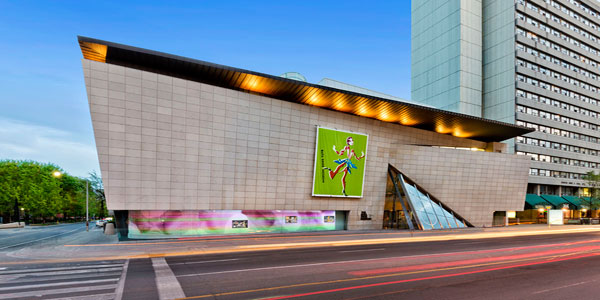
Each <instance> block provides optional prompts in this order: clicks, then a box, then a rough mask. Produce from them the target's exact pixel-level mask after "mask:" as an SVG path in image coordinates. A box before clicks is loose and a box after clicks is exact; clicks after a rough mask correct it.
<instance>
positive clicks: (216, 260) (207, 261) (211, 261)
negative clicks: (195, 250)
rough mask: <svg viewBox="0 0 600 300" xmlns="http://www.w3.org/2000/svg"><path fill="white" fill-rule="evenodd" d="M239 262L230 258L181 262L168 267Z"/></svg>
mask: <svg viewBox="0 0 600 300" xmlns="http://www.w3.org/2000/svg"><path fill="white" fill-rule="evenodd" d="M235 260H240V259H239V258H230V259H215V260H203V261H191V262H181V263H170V264H169V265H171V266H175V265H192V264H207V263H213V262H223V261H235Z"/></svg>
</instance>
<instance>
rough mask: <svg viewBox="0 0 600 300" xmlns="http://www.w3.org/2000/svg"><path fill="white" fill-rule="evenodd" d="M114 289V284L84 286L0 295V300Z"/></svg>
mask: <svg viewBox="0 0 600 300" xmlns="http://www.w3.org/2000/svg"><path fill="white" fill-rule="evenodd" d="M116 287H117V285H116V284H107V285H94V286H85V287H72V288H64V289H53V290H42V291H30V292H18V293H8V294H0V299H13V298H25V297H42V296H47V295H56V294H67V293H79V292H91V291H100V290H114V289H115V288H116Z"/></svg>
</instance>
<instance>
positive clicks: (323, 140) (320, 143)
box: [312, 127, 368, 198]
mask: <svg viewBox="0 0 600 300" xmlns="http://www.w3.org/2000/svg"><path fill="white" fill-rule="evenodd" d="M367 142H368V136H367V135H366V134H360V133H355V132H349V131H341V130H335V129H329V128H323V127H318V128H317V147H316V151H315V168H314V177H313V192H312V195H313V196H323V197H357V198H359V197H362V196H363V184H364V178H365V166H366V159H367Z"/></svg>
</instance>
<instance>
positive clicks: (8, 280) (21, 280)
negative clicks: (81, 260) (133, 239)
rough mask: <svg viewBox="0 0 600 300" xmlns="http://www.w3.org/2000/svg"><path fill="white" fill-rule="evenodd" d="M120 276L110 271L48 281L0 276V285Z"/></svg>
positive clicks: (69, 275) (57, 276) (58, 277)
mask: <svg viewBox="0 0 600 300" xmlns="http://www.w3.org/2000/svg"><path fill="white" fill-rule="evenodd" d="M119 275H120V272H118V271H110V272H105V273H102V274H96V273H94V274H72V275H71V274H66V275H53V276H48V279H45V278H40V277H33V278H22V277H25V276H16V275H11V276H5V277H6V278H3V277H2V276H0V285H2V284H7V283H8V284H10V283H14V282H19V283H25V282H44V281H49V280H71V279H84V278H90V277H91V278H96V277H99V276H114V277H118V276H119ZM26 276H28V277H29V276H30V275H26ZM44 276H47V274H44Z"/></svg>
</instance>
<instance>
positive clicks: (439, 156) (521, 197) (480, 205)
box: [389, 144, 531, 226]
mask: <svg viewBox="0 0 600 300" xmlns="http://www.w3.org/2000/svg"><path fill="white" fill-rule="evenodd" d="M389 161H390V164H392V165H393V166H394V167H396V168H397V169H398V170H400V171H401V172H402V173H404V174H405V175H406V176H408V177H409V178H410V179H412V180H414V181H415V182H416V183H417V184H418V185H420V186H421V187H423V188H424V189H425V190H427V192H428V193H430V194H431V195H433V196H434V197H436V198H437V199H439V200H440V201H442V202H443V203H444V204H446V205H448V206H449V207H450V208H452V209H453V210H454V211H456V212H457V213H458V214H459V215H461V216H462V217H464V218H465V219H467V220H468V221H469V222H471V223H472V224H473V225H475V226H491V224H492V220H493V218H492V216H493V213H494V211H507V210H514V211H520V210H523V207H524V204H525V193H526V191H527V178H528V174H529V164H530V163H531V159H529V158H528V157H526V156H518V155H514V154H505V153H493V152H479V151H468V150H456V149H443V148H434V147H420V146H411V145H402V144H397V145H396V146H395V147H394V150H392V151H391V153H390V158H389Z"/></svg>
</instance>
